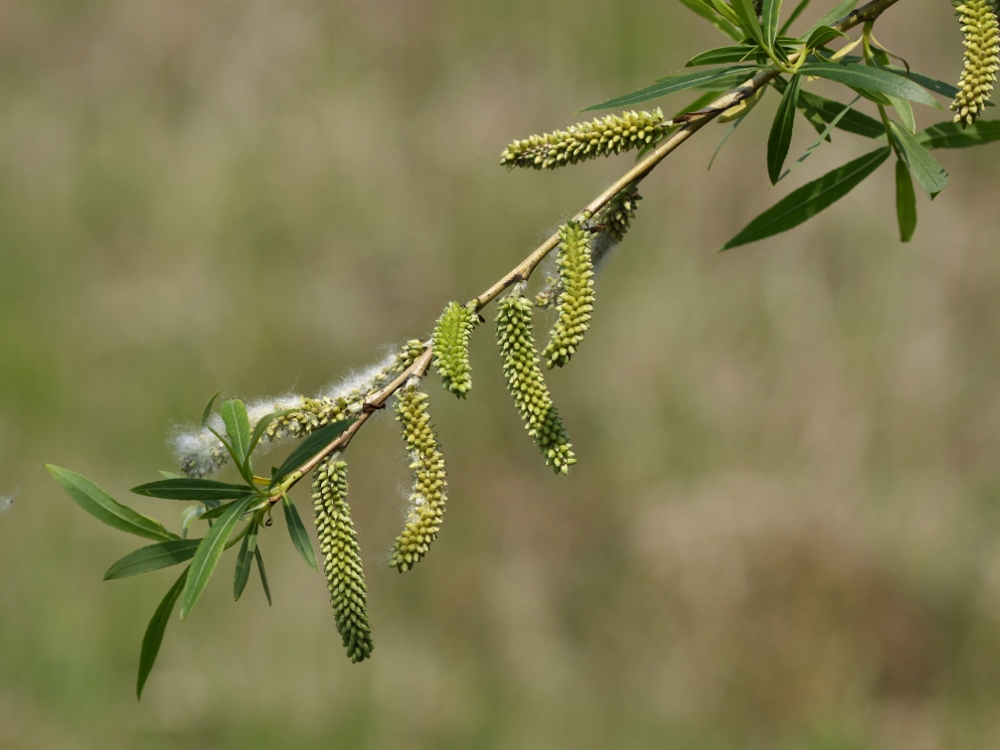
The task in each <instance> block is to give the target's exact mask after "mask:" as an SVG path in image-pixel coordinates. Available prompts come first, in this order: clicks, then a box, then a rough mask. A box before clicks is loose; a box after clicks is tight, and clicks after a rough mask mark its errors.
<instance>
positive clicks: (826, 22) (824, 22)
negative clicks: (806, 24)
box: [807, 0, 858, 35]
mask: <svg viewBox="0 0 1000 750" xmlns="http://www.w3.org/2000/svg"><path fill="white" fill-rule="evenodd" d="M857 4H858V0H842V1H841V2H839V3H837V4H836V5H835V6H834V7H833V9H832V10H830V11H829V12H828V13H827V14H826V15H825V16H823V17H821V18H820V19H819V20H818V21H816V23H814V24H813V25H812V27H811V28H810V29H809V31H808V32H807V35H808V34H812V32H813V31H814V30H815V29H818V28H819V27H820V26H832V25H833V24H835V23H836V22H837V21H839V20H840V19H841V18H843V17H844V16H846V15H847V14H848V13H850V12H851V11H852V10H854V6H855V5H857Z"/></svg>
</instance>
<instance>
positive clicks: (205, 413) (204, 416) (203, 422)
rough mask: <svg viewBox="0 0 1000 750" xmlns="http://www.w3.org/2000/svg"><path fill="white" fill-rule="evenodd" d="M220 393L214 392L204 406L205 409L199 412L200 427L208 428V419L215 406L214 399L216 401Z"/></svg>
mask: <svg viewBox="0 0 1000 750" xmlns="http://www.w3.org/2000/svg"><path fill="white" fill-rule="evenodd" d="M220 393H222V391H216V392H215V393H213V394H212V398H210V399H209V400H208V403H207V404H205V409H204V410H203V411H202V412H201V426H202V427H207V426H208V418H209V417H210V416H212V407H213V406H215V399H217V398H218V397H219V394H220Z"/></svg>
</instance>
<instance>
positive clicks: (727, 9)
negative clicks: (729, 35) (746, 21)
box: [707, 0, 740, 41]
mask: <svg viewBox="0 0 1000 750" xmlns="http://www.w3.org/2000/svg"><path fill="white" fill-rule="evenodd" d="M707 1H708V4H709V5H711V6H712V7H713V8H714V9H715V11H716V12H717V13H718V14H719V15H720V16H722V17H723V18H725V19H726V20H727V21H729V23H731V24H733V25H734V26H736V27H738V26H739V25H740V21H739V18H737V16H736V11H734V10H733V9H732V7H731V6H730V5H728V4H727V3H726V2H725V0H707ZM737 33H739V32H737ZM737 41H739V40H737Z"/></svg>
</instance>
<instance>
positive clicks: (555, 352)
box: [542, 221, 594, 370]
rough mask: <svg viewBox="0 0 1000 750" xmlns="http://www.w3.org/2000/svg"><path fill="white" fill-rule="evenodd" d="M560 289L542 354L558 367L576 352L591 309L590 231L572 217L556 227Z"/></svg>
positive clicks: (552, 365) (550, 366)
mask: <svg viewBox="0 0 1000 750" xmlns="http://www.w3.org/2000/svg"><path fill="white" fill-rule="evenodd" d="M556 265H557V267H558V268H559V286H560V288H561V291H560V292H559V297H558V299H557V301H556V309H557V310H558V311H559V319H558V320H557V321H556V323H555V325H554V326H553V327H552V332H551V333H550V334H549V343H548V344H547V345H546V347H545V350H544V351H543V352H542V356H543V357H544V358H545V366H546V367H548V368H549V369H550V370H551V369H552V368H553V367H556V366H559V367H562V366H563V365H565V364H566V363H567V362H569V360H570V358H572V356H573V355H574V354H575V353H576V350H577V347H579V346H580V342H581V341H583V337H584V334H586V332H587V329H588V328H590V318H591V312H592V311H593V309H594V263H593V259H592V258H591V255H590V233H589V232H587V230H585V229H584V228H583V227H582V226H580V225H579V224H578V223H576V222H574V221H570V222H567V223H566V224H563V226H562V227H560V228H559V249H558V251H557V255H556Z"/></svg>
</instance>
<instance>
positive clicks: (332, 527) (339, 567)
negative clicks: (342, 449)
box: [312, 454, 374, 663]
mask: <svg viewBox="0 0 1000 750" xmlns="http://www.w3.org/2000/svg"><path fill="white" fill-rule="evenodd" d="M312 497H313V508H314V510H315V521H316V534H317V536H318V538H319V547H320V550H321V551H322V553H323V560H324V564H323V568H324V571H325V572H326V584H327V588H329V589H330V602H331V603H332V604H333V611H334V615H335V616H336V618H337V632H339V633H340V635H341V637H342V638H343V640H344V648H346V649H347V655H348V656H349V657H350V658H351V661H352V662H355V663H357V662H359V661H363V660H365V659H367V658H368V657H369V656H370V655H371V653H372V649H373V648H374V645H373V644H372V631H371V626H370V625H369V624H368V590H367V589H366V588H365V574H364V571H363V570H362V569H361V549H360V547H359V546H358V537H357V534H355V532H354V523H353V522H352V521H351V506H350V505H348V504H347V464H345V463H344V462H343V461H341V460H340V456H339V455H338V454H335V455H334V456H331V457H330V458H327V459H326V460H324V461H323V462H322V463H321V464H320V465H319V466H318V467H317V468H316V472H315V473H314V475H313V485H312Z"/></svg>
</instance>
